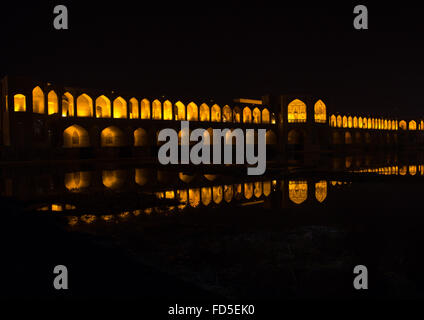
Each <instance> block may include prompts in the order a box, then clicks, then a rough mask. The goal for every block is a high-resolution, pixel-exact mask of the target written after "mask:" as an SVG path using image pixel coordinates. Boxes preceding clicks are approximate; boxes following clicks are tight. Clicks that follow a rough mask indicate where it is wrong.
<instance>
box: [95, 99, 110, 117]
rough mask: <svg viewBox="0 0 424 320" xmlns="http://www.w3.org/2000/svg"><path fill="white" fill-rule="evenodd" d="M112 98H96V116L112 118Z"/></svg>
mask: <svg viewBox="0 0 424 320" xmlns="http://www.w3.org/2000/svg"><path fill="white" fill-rule="evenodd" d="M110 115H111V107H110V100H109V99H108V98H107V97H105V96H103V95H102V96H100V97H98V98H97V99H96V118H110Z"/></svg>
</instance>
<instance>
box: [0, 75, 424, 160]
mask: <svg viewBox="0 0 424 320" xmlns="http://www.w3.org/2000/svg"><path fill="white" fill-rule="evenodd" d="M1 99H2V103H1V105H2V107H1V112H0V115H1V122H0V125H1V134H2V145H3V148H2V150H3V158H6V159H7V158H13V157H18V158H28V159H34V157H35V158H49V157H50V158H55V159H58V158H103V157H106V158H110V157H118V158H119V157H120V158H123V157H126V158H127V157H136V158H145V159H150V160H154V159H155V158H156V154H157V147H158V143H157V134H158V132H159V131H160V130H161V129H163V128H174V129H176V130H179V129H180V121H181V120H188V121H190V128H191V129H192V130H194V129H196V128H204V129H208V131H209V132H210V133H212V129H214V128H221V129H222V128H230V129H234V128H242V129H247V128H253V129H259V128H263V129H266V130H267V145H268V148H267V150H268V152H269V157H268V158H271V157H277V158H278V159H280V160H283V159H284V156H285V155H286V154H287V153H288V152H287V151H295V152H297V153H299V152H345V151H346V150H349V151H354V150H358V151H363V150H375V149H376V148H378V149H399V148H400V149H408V148H412V149H415V148H417V147H422V146H423V143H424V121H423V119H418V118H417V119H412V118H408V119H406V118H402V119H398V118H397V117H376V116H369V115H340V114H337V113H336V112H329V111H328V109H332V107H333V106H327V105H326V103H325V102H324V101H325V99H324V98H323V97H315V96H311V95H309V96H291V95H283V96H264V97H263V98H262V99H261V100H252V99H236V100H234V101H232V102H231V103H228V101H227V102H222V101H214V100H207V101H203V102H202V101H200V102H196V101H194V100H191V99H188V98H182V97H179V98H173V97H165V96H162V97H151V98H148V97H140V96H139V95H137V94H129V93H124V92H120V93H118V92H115V91H106V90H89V89H81V88H73V87H66V86H60V85H56V84H53V83H48V82H39V81H34V80H31V79H23V78H16V77H5V78H3V80H2V97H1ZM252 140H254V141H252V142H253V143H257V141H256V140H257V138H256V137H252ZM232 143H234V142H232ZM283 155H284V156H283Z"/></svg>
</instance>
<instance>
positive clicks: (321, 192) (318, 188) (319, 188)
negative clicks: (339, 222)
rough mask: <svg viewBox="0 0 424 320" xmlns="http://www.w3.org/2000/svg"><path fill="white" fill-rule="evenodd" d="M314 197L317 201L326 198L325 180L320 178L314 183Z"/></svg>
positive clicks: (322, 200)
mask: <svg viewBox="0 0 424 320" xmlns="http://www.w3.org/2000/svg"><path fill="white" fill-rule="evenodd" d="M315 198H316V199H317V200H318V202H324V200H325V199H326V198H327V181H325V180H322V181H320V182H317V183H315Z"/></svg>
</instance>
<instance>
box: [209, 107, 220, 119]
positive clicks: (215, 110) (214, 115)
mask: <svg viewBox="0 0 424 320" xmlns="http://www.w3.org/2000/svg"><path fill="white" fill-rule="evenodd" d="M211 121H212V122H221V108H220V106H219V105H217V104H214V105H213V106H212V108H211Z"/></svg>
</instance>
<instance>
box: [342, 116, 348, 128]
mask: <svg viewBox="0 0 424 320" xmlns="http://www.w3.org/2000/svg"><path fill="white" fill-rule="evenodd" d="M343 128H347V117H346V116H343Z"/></svg>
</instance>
